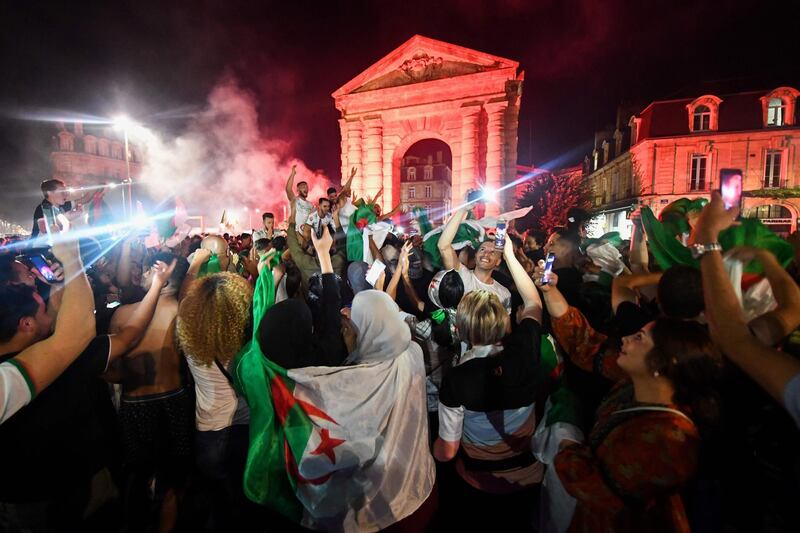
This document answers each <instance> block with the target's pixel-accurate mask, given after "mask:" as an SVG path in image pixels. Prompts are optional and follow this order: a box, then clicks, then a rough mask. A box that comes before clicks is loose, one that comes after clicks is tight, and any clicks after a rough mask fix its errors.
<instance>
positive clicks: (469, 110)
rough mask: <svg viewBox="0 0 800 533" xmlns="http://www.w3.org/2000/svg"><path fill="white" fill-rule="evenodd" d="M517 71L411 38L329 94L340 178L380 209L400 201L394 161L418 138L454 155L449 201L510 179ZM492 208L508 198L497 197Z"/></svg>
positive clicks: (508, 63)
mask: <svg viewBox="0 0 800 533" xmlns="http://www.w3.org/2000/svg"><path fill="white" fill-rule="evenodd" d="M523 78H524V74H523V73H522V72H521V71H520V70H519V63H517V62H516V61H512V60H509V59H505V58H502V57H497V56H493V55H489V54H486V53H483V52H478V51H475V50H470V49H468V48H463V47H460V46H456V45H453V44H449V43H445V42H442V41H437V40H434V39H429V38H427V37H422V36H420V35H415V36H414V37H412V38H411V39H409V40H408V41H406V42H405V43H404V44H402V45H401V46H400V47H398V48H397V49H395V50H394V51H392V52H391V53H389V54H388V55H387V56H385V57H384V58H383V59H381V60H380V61H378V62H377V63H375V64H374V65H372V66H371V67H370V68H368V69H367V70H365V71H364V72H362V73H361V74H359V75H358V76H357V77H355V78H354V79H353V80H351V81H350V82H348V83H347V84H345V85H344V86H343V87H341V88H340V89H339V90H337V91H336V92H334V93H333V95H332V96H333V98H334V101H335V104H336V108H337V109H338V110H339V112H340V113H341V118H340V119H339V131H340V133H341V136H342V144H341V150H342V176H347V175H348V174H349V170H350V168H351V167H356V168H357V170H358V174H357V177H356V178H355V180H354V182H353V188H354V190H355V191H356V193H357V194H359V195H368V196H373V195H375V194H376V193H377V192H378V190H379V189H380V188H381V186H383V187H384V191H385V192H384V195H383V206H382V207H383V208H384V210H386V209H391V206H394V205H396V204H397V203H399V202H400V201H402V198H401V195H402V192H403V191H402V188H401V164H402V159H403V157H404V156H405V153H406V151H407V150H408V149H409V148H410V147H411V145H413V144H414V143H416V142H417V141H420V140H423V139H438V140H441V141H443V142H444V143H446V144H447V145H448V146H449V148H450V151H451V153H452V156H453V161H452V190H451V193H450V202H451V205H454V206H455V205H460V204H461V203H463V201H464V199H465V198H466V195H467V191H469V190H470V189H473V188H475V187H478V186H481V185H486V186H491V187H494V188H496V189H499V188H500V187H502V186H504V185H506V184H507V183H510V182H511V181H513V180H514V178H515V174H516V163H517V125H518V115H519V105H520V99H521V95H522V81H523ZM502 200H503V202H502V203H503V204H504V205H502V206H499V205H490V206H489V210H494V211H497V212H499V211H498V210H499V209H500V208H502V207H507V206H509V205H511V204H512V203H513V191H507V192H506V193H505V194H504V195H503V198H502Z"/></svg>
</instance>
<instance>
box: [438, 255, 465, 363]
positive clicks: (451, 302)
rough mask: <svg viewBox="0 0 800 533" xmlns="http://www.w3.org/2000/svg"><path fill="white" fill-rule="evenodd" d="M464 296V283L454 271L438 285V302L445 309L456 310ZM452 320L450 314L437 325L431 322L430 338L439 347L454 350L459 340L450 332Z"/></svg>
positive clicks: (446, 314) (446, 275)
mask: <svg viewBox="0 0 800 533" xmlns="http://www.w3.org/2000/svg"><path fill="white" fill-rule="evenodd" d="M463 296H464V282H463V281H462V280H461V276H460V275H459V274H458V272H456V271H455V270H451V271H450V272H448V273H447V274H445V275H444V276H442V281H441V282H440V283H439V301H440V302H441V303H442V306H443V307H444V308H445V309H456V308H457V307H458V303H459V302H460V301H461V298H462V297H463ZM451 326H452V320H451V318H450V313H445V317H444V320H443V321H442V322H441V323H439V324H437V323H436V322H433V324H432V327H431V337H432V338H433V340H434V342H436V344H438V345H439V346H442V347H446V348H450V349H455V347H456V346H457V345H458V343H459V340H458V338H457V337H455V336H454V335H453V334H452V332H451Z"/></svg>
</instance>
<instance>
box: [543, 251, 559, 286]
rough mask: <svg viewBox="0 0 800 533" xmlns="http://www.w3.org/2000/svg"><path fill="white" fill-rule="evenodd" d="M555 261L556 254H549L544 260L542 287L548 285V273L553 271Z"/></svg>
mask: <svg viewBox="0 0 800 533" xmlns="http://www.w3.org/2000/svg"><path fill="white" fill-rule="evenodd" d="M555 260H556V254H554V253H553V252H550V253H549V254H547V258H545V260H544V272H543V273H542V285H549V284H550V273H551V272H552V271H553V263H554V262H555Z"/></svg>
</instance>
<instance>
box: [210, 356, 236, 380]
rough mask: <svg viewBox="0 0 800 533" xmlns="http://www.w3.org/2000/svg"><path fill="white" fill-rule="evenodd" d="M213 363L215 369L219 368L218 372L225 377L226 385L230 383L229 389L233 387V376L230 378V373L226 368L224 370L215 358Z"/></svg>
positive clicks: (223, 366)
mask: <svg viewBox="0 0 800 533" xmlns="http://www.w3.org/2000/svg"><path fill="white" fill-rule="evenodd" d="M214 363H215V364H216V365H217V368H219V371H220V372H222V375H223V376H225V379H227V380H228V383H230V385H231V387H233V376H231V373H230V372H228V369H227V368H225V365H223V364H222V363H221V362H220V360H219V359H217V358H216V357H215V358H214Z"/></svg>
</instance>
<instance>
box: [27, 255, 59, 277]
mask: <svg viewBox="0 0 800 533" xmlns="http://www.w3.org/2000/svg"><path fill="white" fill-rule="evenodd" d="M27 259H28V261H29V262H30V263H31V264H32V265H33V267H34V268H35V269H36V270H37V271H38V272H39V274H41V275H42V277H43V278H44V279H45V281H47V282H48V283H54V282H56V281H58V276H56V274H55V273H54V272H53V269H51V268H50V265H48V264H47V260H46V259H45V258H44V256H42V255H40V254H36V255H30V256H27Z"/></svg>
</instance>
